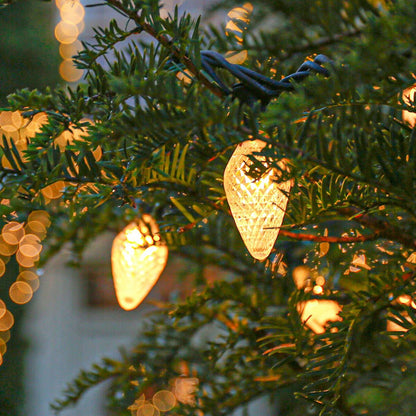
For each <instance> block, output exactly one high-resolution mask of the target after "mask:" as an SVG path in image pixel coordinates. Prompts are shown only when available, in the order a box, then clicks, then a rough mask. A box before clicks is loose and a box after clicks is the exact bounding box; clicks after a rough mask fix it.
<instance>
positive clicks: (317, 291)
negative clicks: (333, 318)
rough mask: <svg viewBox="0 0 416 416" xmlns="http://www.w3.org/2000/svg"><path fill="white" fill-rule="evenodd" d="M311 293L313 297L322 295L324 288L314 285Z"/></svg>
mask: <svg viewBox="0 0 416 416" xmlns="http://www.w3.org/2000/svg"><path fill="white" fill-rule="evenodd" d="M312 291H313V293H314V294H315V295H322V293H324V288H323V287H322V286H319V285H316V286H314V287H313V289H312Z"/></svg>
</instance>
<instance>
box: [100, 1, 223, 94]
mask: <svg viewBox="0 0 416 416" xmlns="http://www.w3.org/2000/svg"><path fill="white" fill-rule="evenodd" d="M107 3H108V4H111V5H112V6H113V7H114V8H116V9H118V10H120V11H122V12H123V13H124V14H125V15H127V16H128V17H129V18H130V19H131V20H132V21H134V22H135V23H136V24H137V25H138V26H140V28H141V29H142V30H143V31H144V32H146V33H147V34H149V35H150V36H152V37H153V38H155V39H156V40H157V41H158V42H159V43H160V44H161V45H163V46H165V47H166V48H169V49H170V50H171V52H172V55H173V56H174V57H175V58H177V59H178V60H179V61H180V62H182V63H183V64H184V65H185V66H186V68H187V69H188V70H189V71H190V72H191V73H192V74H193V75H194V76H195V78H197V79H198V81H200V82H201V83H202V84H203V85H205V86H206V87H207V88H208V89H209V90H210V91H211V92H212V93H213V94H215V95H216V96H217V97H220V98H224V92H223V91H222V89H221V88H219V87H217V86H216V85H215V84H213V83H212V82H210V81H209V80H208V78H206V77H205V76H204V74H203V73H202V72H201V71H199V70H198V68H197V67H196V66H195V64H194V63H193V62H192V60H191V59H190V58H189V57H188V56H186V55H184V54H183V53H181V52H180V50H179V49H178V48H177V47H176V46H175V45H174V44H173V43H172V41H171V40H170V39H169V38H168V37H167V36H165V35H163V34H160V33H157V32H156V30H155V29H154V27H153V26H151V25H150V24H149V23H146V22H145V21H144V19H143V18H142V17H141V16H140V15H138V14H137V13H136V12H135V11H132V10H129V9H128V8H127V7H125V6H124V5H123V4H121V2H120V1H118V0H107Z"/></svg>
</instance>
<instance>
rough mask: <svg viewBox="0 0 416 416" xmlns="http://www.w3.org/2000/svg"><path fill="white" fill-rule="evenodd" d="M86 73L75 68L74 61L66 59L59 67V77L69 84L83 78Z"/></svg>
mask: <svg viewBox="0 0 416 416" xmlns="http://www.w3.org/2000/svg"><path fill="white" fill-rule="evenodd" d="M83 74H84V71H83V70H82V69H79V68H77V67H76V66H75V64H74V61H73V60H72V59H64V60H63V61H62V62H61V64H60V65H59V75H61V78H62V79H64V80H65V81H68V82H76V81H78V80H79V79H81V78H82V76H83Z"/></svg>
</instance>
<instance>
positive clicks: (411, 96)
mask: <svg viewBox="0 0 416 416" xmlns="http://www.w3.org/2000/svg"><path fill="white" fill-rule="evenodd" d="M415 92H416V85H413V86H412V87H409V88H406V89H405V90H404V91H403V95H402V98H403V101H404V102H405V103H406V104H407V105H410V104H412V102H414V101H415ZM402 118H403V121H405V122H407V123H409V124H410V125H411V126H412V127H414V126H415V124H416V113H413V112H411V111H407V110H403V112H402Z"/></svg>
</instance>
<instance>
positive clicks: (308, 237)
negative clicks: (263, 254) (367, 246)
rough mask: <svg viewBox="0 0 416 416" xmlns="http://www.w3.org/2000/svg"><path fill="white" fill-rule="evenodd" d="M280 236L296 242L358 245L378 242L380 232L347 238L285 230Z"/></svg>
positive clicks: (281, 231) (280, 232)
mask: <svg viewBox="0 0 416 416" xmlns="http://www.w3.org/2000/svg"><path fill="white" fill-rule="evenodd" d="M279 234H280V235H283V236H285V237H289V238H293V239H294V240H301V241H316V242H319V243H357V242H364V241H373V240H377V238H380V232H378V231H376V232H374V233H373V234H369V235H357V236H346V237H335V236H323V235H314V234H302V233H295V232H293V231H288V230H285V229H281V230H280V231H279Z"/></svg>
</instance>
